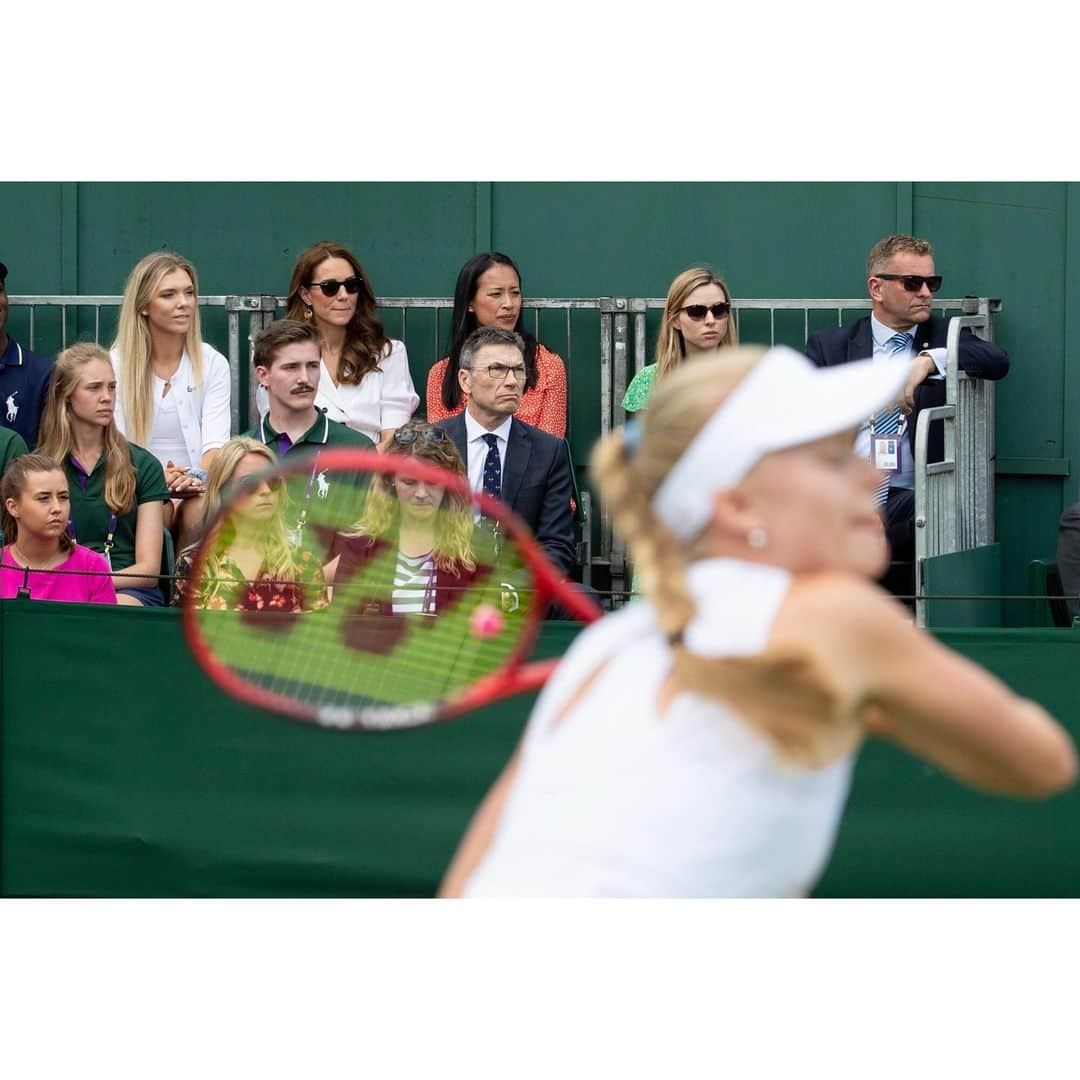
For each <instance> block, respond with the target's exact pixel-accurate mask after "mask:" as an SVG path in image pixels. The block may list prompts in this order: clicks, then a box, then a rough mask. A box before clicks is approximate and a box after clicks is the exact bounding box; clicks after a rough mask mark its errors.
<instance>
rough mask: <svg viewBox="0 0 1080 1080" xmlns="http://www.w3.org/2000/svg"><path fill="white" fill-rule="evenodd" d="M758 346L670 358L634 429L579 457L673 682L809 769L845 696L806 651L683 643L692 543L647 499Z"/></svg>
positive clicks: (843, 730)
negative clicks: (719, 652) (717, 651)
mask: <svg viewBox="0 0 1080 1080" xmlns="http://www.w3.org/2000/svg"><path fill="white" fill-rule="evenodd" d="M765 351H766V350H765V349H764V348H761V347H759V346H745V345H744V346H737V347H735V348H732V349H730V350H725V352H724V354H723V358H722V359H697V360H691V361H688V362H687V363H685V364H681V365H679V366H678V367H677V368H676V369H674V370H673V371H672V372H671V374H670V375H669V376H668V377H667V378H665V379H664V380H663V382H662V383H659V382H658V383H657V384H656V386H655V388H654V390H653V394H652V397H651V398H650V401H649V405H648V408H647V409H646V410H645V413H644V414H643V418H642V419H641V420H639V421H634V423H640V424H641V428H640V430H639V431H634V429H631V431H632V434H631V436H630V438H629V440H628V437H627V432H626V429H625V428H618V429H616V430H615V431H613V432H612V433H611V434H610V435H608V436H607V437H606V438H605V439H603V440H602V441H601V442H600V443H599V444H598V445H597V447H596V448H595V450H594V451H593V454H592V457H591V459H590V462H589V465H590V470H591V475H592V479H593V483H594V484H595V485H596V488H597V490H598V491H599V493H600V497H601V499H602V500H603V504H604V506H606V507H609V508H610V511H611V515H612V519H613V522H614V525H615V528H616V529H618V531H619V533H620V535H621V536H622V537H623V539H624V540H625V541H626V543H627V546H628V548H629V551H630V554H631V557H632V559H633V561H634V565H635V567H636V568H637V573H638V576H639V580H640V583H641V586H642V591H643V592H644V594H645V596H646V598H647V599H648V600H649V602H650V603H651V605H652V606H653V609H654V610H655V612H656V616H657V619H658V621H659V623H660V628H661V630H662V631H663V633H664V635H665V636H666V637H667V638H668V641H669V642H670V643H671V645H672V650H673V656H674V662H673V667H672V675H673V677H674V679H675V680H676V683H677V685H678V688H679V689H680V690H685V691H691V692H693V693H697V694H700V695H702V696H704V697H708V698H712V699H714V700H720V701H723V702H725V703H726V704H728V705H730V706H731V707H732V708H733V709H735V711H736V712H738V714H739V715H740V716H741V717H742V718H743V719H744V720H745V721H746V722H747V723H748V724H750V725H751V726H752V727H753V728H755V729H756V730H757V731H759V732H760V733H761V734H762V735H764V736H765V737H766V738H767V739H768V740H769V741H770V742H771V743H772V744H773V746H774V747H775V748H776V751H777V753H778V754H779V755H781V756H782V757H783V758H785V759H787V760H788V761H791V762H793V763H798V764H800V765H805V766H808V767H815V768H816V767H820V766H822V765H824V764H826V763H827V762H829V761H832V760H834V759H835V758H837V757H838V756H840V754H842V753H845V752H847V751H848V750H850V749H851V748H852V747H853V746H854V745H855V744H856V743H857V742H858V740H859V738H860V737H861V728H860V727H859V725H858V723H857V720H856V717H855V715H854V711H853V707H852V706H853V703H852V702H851V701H850V699H849V698H848V697H847V695H845V694H844V693H843V692H842V688H841V687H840V685H839V683H838V682H837V680H836V679H835V677H832V676H831V675H830V673H829V671H828V670H827V668H826V667H825V665H824V664H823V663H821V662H820V661H819V660H818V658H817V657H815V656H812V655H810V654H809V653H801V652H794V651H792V650H766V651H765V652H763V653H761V654H759V655H757V656H752V657H720V658H714V657H704V656H699V655H697V654H694V653H692V652H690V651H688V650H687V649H686V648H685V647H684V646H683V644H682V635H683V632H684V631H685V629H686V627H687V625H688V624H689V622H690V620H691V619H692V618H693V616H694V614H695V611H696V607H695V604H694V599H693V596H692V595H691V594H690V590H689V586H688V584H687V580H686V567H687V564H688V563H689V562H690V561H691V550H690V549H691V547H692V544H691V545H685V544H683V543H681V542H680V541H679V540H677V539H676V537H675V536H674V534H673V533H672V532H671V531H670V530H669V529H668V528H666V527H665V526H664V525H663V524H662V523H661V522H660V521H659V520H658V519H657V517H656V514H655V513H654V512H653V508H652V499H653V496H654V495H655V494H656V491H657V489H658V488H659V486H660V484H661V483H662V482H663V480H664V478H665V477H666V476H667V474H668V472H669V471H670V470H671V468H672V466H673V465H674V464H675V462H676V461H678V459H679V458H680V457H681V456H682V454H683V452H684V451H685V450H686V448H687V447H688V446H689V445H690V443H691V441H692V440H693V439H694V437H695V436H696V435H697V433H698V432H699V431H700V430H701V428H702V427H704V425H705V423H706V422H707V421H708V419H709V418H710V417H711V416H712V415H713V413H714V412H715V411H716V409H717V408H718V407H719V406H720V405H721V404H722V402H723V401H724V400H725V399H726V397H727V396H728V394H730V393H731V391H732V390H734V388H735V387H736V386H737V385H738V383H739V381H740V379H742V378H743V376H744V375H746V374H747V372H749V371H750V369H751V368H752V367H753V366H754V364H756V363H757V361H758V360H759V359H760V358H761V357H762V356H763V355H764V353H765ZM702 497H703V498H707V497H708V495H707V494H706V493H704V492H703V494H702Z"/></svg>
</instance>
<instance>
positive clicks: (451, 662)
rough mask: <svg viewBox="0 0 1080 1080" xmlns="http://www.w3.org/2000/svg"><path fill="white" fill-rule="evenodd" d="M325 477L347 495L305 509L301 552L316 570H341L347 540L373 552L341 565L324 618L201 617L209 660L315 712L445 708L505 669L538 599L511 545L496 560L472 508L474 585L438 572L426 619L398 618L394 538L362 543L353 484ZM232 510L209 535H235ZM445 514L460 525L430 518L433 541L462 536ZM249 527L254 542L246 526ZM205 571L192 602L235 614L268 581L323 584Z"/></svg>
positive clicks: (502, 542) (352, 479)
mask: <svg viewBox="0 0 1080 1080" xmlns="http://www.w3.org/2000/svg"><path fill="white" fill-rule="evenodd" d="M328 479H329V486H330V488H331V490H334V489H335V488H337V489H339V490H348V491H349V492H351V493H353V494H351V495H350V497H349V498H348V499H344V500H339V501H328V502H327V503H325V504H324V503H321V502H320V501H319V500H317V499H313V500H311V501H309V502H308V504H307V520H306V522H305V529H304V537H303V548H304V549H305V550H306V551H307V552H309V553H310V555H311V557H312V560H313V562H314V563H315V564H318V565H320V566H324V567H330V566H331V564H333V563H334V562H335V560H337V558H338V556H339V555H340V556H341V557H342V562H344V559H345V553H349V551H350V549H349V546H348V545H343V544H342V538H343V537H348V538H350V540H351V541H352V543H353V545H354V547H353V549H352V550H353V553H355V549H356V548H357V547H360V548H363V546H364V545H365V544H366V545H367V547H368V548H370V549H372V551H373V553H372V552H371V551H369V552H365V553H364V554H365V557H363V558H360V559H356V558H353V559H350V562H349V566H348V570H347V572H346V571H345V570H344V569H343V567H342V566H341V565H339V566H338V567H337V571H338V572H337V577H336V579H335V581H334V583H333V585H332V587H331V588H330V591H329V603H328V605H327V606H325V607H322V608H321V609H319V610H306V611H302V612H294V611H278V610H271V609H269V608H267V607H263V608H261V609H256V610H240V611H236V610H215V609H213V608H196V610H195V611H194V615H195V624H196V628H197V632H198V634H199V636H200V637H201V639H202V642H203V645H204V646H205V648H206V650H207V651H208V652H209V653H210V654H211V655H212V657H213V658H214V662H215V663H217V664H219V665H221V666H222V667H224V668H225V669H227V670H228V671H229V672H230V673H232V674H233V675H235V676H236V677H238V678H239V679H241V680H243V681H244V682H246V683H248V684H249V685H251V686H254V687H257V688H259V689H260V690H263V691H266V692H268V693H270V694H271V695H274V696H275V697H278V698H281V699H287V700H288V701H289V702H292V703H294V704H295V705H298V706H300V707H301V708H302V709H304V710H306V711H309V712H314V713H318V712H320V711H324V710H346V711H348V710H362V709H364V708H365V707H369V706H374V707H381V706H405V705H410V704H412V703H417V702H442V701H445V700H447V699H449V698H452V697H453V695H454V694H456V693H457V692H459V691H461V690H463V689H465V688H467V687H469V686H471V685H473V684H475V683H476V682H477V680H479V679H482V678H483V677H484V676H485V675H488V674H490V673H491V672H493V671H495V670H497V669H498V668H500V667H503V666H505V665H506V664H507V662H508V661H509V660H510V659H511V658H512V657H513V656H514V655H515V653H516V652H517V650H518V649H519V644H520V642H521V639H522V635H523V633H524V631H525V627H526V626H527V625H528V624H529V623H530V619H529V618H528V613H529V610H530V607H531V603H530V601H531V598H532V595H533V590H532V588H531V577H530V575H529V574H528V573H527V572H526V571H525V568H524V562H523V560H522V558H521V556H520V554H519V553H518V551H517V549H516V546H515V544H514V543H513V541H512V540H511V539H510V538H508V537H507V536H506V535H505V533H502V534H500V535H499V536H498V546H499V550H498V554H497V557H496V552H495V550H494V545H493V542H492V538H491V536H490V535H485V533H484V530H480V529H477V530H475V531H474V530H473V529H472V526H471V516H472V508H471V507H469V508H468V510H467V511H466V512H467V513H468V514H469V515H470V520H469V521H468V522H467V524H468V528H467V529H466V530H464V531H465V533H466V534H467V537H468V541H469V556H470V560H471V561H474V562H475V563H476V564H477V568H476V570H475V571H474V572H473V574H472V575H471V580H467V579H468V578H469V577H470V575H467V574H465V573H463V574H462V580H461V581H460V582H456V581H455V580H454V579H453V577H452V576H451V575H447V574H445V573H444V574H440V575H439V578H438V581H437V588H435V594H436V596H437V598H438V605H437V610H436V611H435V613H434V615H433V616H432V615H426V614H393V613H392V612H391V609H392V603H393V600H392V597H393V587H394V580H395V572H396V569H397V563H398V544H397V530H396V529H395V528H389V529H387V530H385V532H384V533H383V534H382V535H376V536H364V535H362V534H361V535H358V525H359V524H360V523H361V522H363V521H364V520H365V518H366V519H369V520H370V518H371V514H369V513H367V509H366V508H365V507H362V506H359V505H358V503H357V500H356V498H355V497H354V493H355V492H356V490H357V487H358V482H357V478H356V476H355V475H352V474H350V475H348V476H347V477H345V478H342V477H339V476H336V475H334V474H330V475H329V477H328ZM345 480H347V485H346V483H345V482H344V481H345ZM339 481H341V482H339ZM288 486H289V483H288V481H286V488H287V487H288ZM230 512H231V513H243V512H244V507H243V504H242V502H241V504H238V506H237V507H235V508H231V511H230V510H227V511H226V513H225V516H224V518H223V519H222V522H221V523H220V524H219V526H218V527H217V528H216V529H215V531H214V534H213V535H216V536H223V535H224V536H228V535H230V531H229V514H230ZM452 512H453V513H454V514H456V517H455V519H454V520H447V521H440V513H441V512H440V511H438V510H435V511H432V512H431V514H430V527H431V530H432V532H433V533H438V534H439V535H455V534H456V535H458V536H460V535H462V533H463V529H462V522H461V510H460V509H457V510H455V511H452ZM246 524H247V528H248V534H249V535H250V531H251V523H250V521H248V522H247V523H246ZM393 524H396V522H395V523H393ZM266 528H267V529H277V528H280V520H279V518H274V519H273V520H269V521H268V522H267V524H266ZM234 531H235V530H234ZM218 554H219V555H220V553H218ZM215 561H217V562H220V558H219V559H217V560H215ZM208 562H209V561H208V560H204V561H203V564H202V566H201V567H200V568H199V573H198V574H197V577H198V580H196V581H193V582H191V583H190V585H189V589H190V590H191V591H190V593H189V596H191V597H192V600H193V602H196V603H197V599H196V598H198V597H199V596H203V595H207V592H206V590H210V589H213V588H215V587H217V588H219V589H220V591H221V592H222V593H228V592H229V590H230V589H232V588H235V589H236V590H238V592H237V593H234V594H232V599H233V603H232V604H230V607H233V606H236V602H237V596H238V595H239V594H243V593H244V589H245V586H247V587H248V588H249V589H254V590H257V589H258V588H259V587H260V586H268V585H271V584H274V585H277V586H279V587H280V588H285V587H292V586H295V587H299V588H304V589H305V591H306V590H309V589H318V587H319V583H318V582H316V581H314V580H305V579H304V578H303V577H299V576H298V577H296V578H288V579H285V578H275V577H273V576H272V575H271V576H267V575H265V574H260V575H258V576H256V577H255V578H250V577H249V576H247V575H245V577H244V579H243V580H242V581H241V580H240V579H238V578H237V577H236V576H228V575H220V574H211V573H209V572H208V571H207V565H208ZM433 577H434V575H433ZM223 579H224V580H223ZM435 584H436V583H435V582H434V581H433V582H432V585H433V587H434V586H435ZM247 595H250V593H248V594H247ZM514 609H516V610H514ZM478 611H479V612H480V613H481V614H484V613H485V612H488V611H490V612H495V613H497V614H498V629H497V632H483V633H479V632H477V622H476V619H477V614H478Z"/></svg>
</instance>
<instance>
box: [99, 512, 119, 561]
mask: <svg viewBox="0 0 1080 1080" xmlns="http://www.w3.org/2000/svg"><path fill="white" fill-rule="evenodd" d="M116 525H117V518H116V515H115V514H110V515H109V528H108V535H107V536H106V537H105V549H104V551H103V552H102V554H103V555H104V556H105V561H106V562H107V563H108V564H109V573H110V574H111V573H112V549H113V544H114V543H115V539H116Z"/></svg>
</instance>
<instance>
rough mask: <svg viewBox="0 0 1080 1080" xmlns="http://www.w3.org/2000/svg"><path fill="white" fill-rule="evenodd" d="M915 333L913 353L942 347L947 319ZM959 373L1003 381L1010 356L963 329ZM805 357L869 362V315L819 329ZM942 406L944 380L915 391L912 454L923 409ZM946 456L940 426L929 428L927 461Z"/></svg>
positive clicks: (935, 319)
mask: <svg viewBox="0 0 1080 1080" xmlns="http://www.w3.org/2000/svg"><path fill="white" fill-rule="evenodd" d="M912 330H913V332H914V334H915V341H914V347H915V352H916V353H920V352H922V351H923V350H924V349H938V348H942V349H943V348H944V347H945V340H946V338H947V336H948V333H949V320H948V319H945V318H942V317H941V316H940V315H931V316H930V318H929V319H927V320H926V322H924V323H920V324H918V325H917V326H915V327H913V328H912ZM958 351H959V354H960V370H961V371H966V372H967V373H968V374H969V375H975V376H977V377H979V378H980V379H995V380H996V379H1002V378H1004V377H1005V376H1006V375H1007V374H1008V372H1009V357H1008V354H1007V353H1006V352H1005V350H1004V349H1003V348H1001V346H999V345H995V344H994V343H993V342H992V341H984V340H983V339H982V338H979V337H976V336H975V335H974V334H973V333H972V332H971V330H969V329H968V328H967V327H965V328H964V329H963V330H961V331H960V341H959V346H958ZM806 355H807V356H809V357H810V359H811V360H813V361H814V363H815V364H817V366H818V367H831V366H832V365H834V364H846V363H849V362H850V361H852V360H868V359H869V358H870V357H872V356H873V355H874V337H873V334H872V332H871V329H870V316H869V315H865V316H863V318H861V319H859V320H858V321H856V322H854V323H852V324H851V325H850V326H836V327H833V328H831V329H829V330H818V331H815V332H814V333H813V334H811V335H810V337H809V338H807V341H806ZM944 404H945V380H944V379H932V378H928V379H926V380H924V381H923V382H922V383H920V384H919V385H918V386H917V387H916V388H915V408H914V409H913V410H912V412H911V415H910V416H909V417H908V427H907V434H908V440H909V442H910V444H911V451H912V455H914V452H915V426H916V424H917V423H918V420H919V413H920V412H922V410H923V409H929V408H933V407H934V406H937V405H944ZM944 456H945V436H944V433H943V432H942V429H941V424H940V423H935V424H932V425H931V427H930V441H929V444H928V446H927V460H928V461H941V460H942V458H943V457H944Z"/></svg>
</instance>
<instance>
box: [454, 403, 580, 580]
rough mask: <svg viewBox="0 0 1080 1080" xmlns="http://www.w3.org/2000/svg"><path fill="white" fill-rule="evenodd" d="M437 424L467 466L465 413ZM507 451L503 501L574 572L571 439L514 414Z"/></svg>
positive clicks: (553, 559) (556, 562) (557, 561)
mask: <svg viewBox="0 0 1080 1080" xmlns="http://www.w3.org/2000/svg"><path fill="white" fill-rule="evenodd" d="M435 426H436V427H440V428H442V429H443V430H444V431H446V432H447V433H448V434H449V435H450V438H451V439H453V441H454V445H455V446H456V447H457V450H458V453H459V454H460V455H461V460H462V461H463V462H464V463H465V467H466V469H467V468H468V465H469V447H468V445H467V443H466V438H465V414H464V413H463V412H461V413H458V414H457V415H456V416H451V417H448V418H447V419H446V420H440V421H438V423H437V424H436V425H435ZM506 456H507V464H506V468H505V469H503V474H502V493H501V498H502V501H503V502H504V503H505V504H506V505H507V506H508V507H510V509H511V510H513V511H514V513H515V514H517V515H518V517H520V518H521V520H522V521H524V522H525V524H526V525H528V526H529V528H530V529H531V530H532V533H533V536H534V537H535V538H536V541H537V543H538V544H539V545H540V546H541V547H542V548H543V549H544V554H545V555H547V557H548V558H549V559H550V560H551V562H552V563H553V564H554V565H555V566H556V567H557V568H558V569H559V570H561V571H562V572H563V573H564V574H570V573H571V571H572V570H573V569H574V567H575V564H576V563H577V548H576V547H575V545H574V518H573V514H572V513H571V511H570V498H571V495H572V492H573V481H572V478H571V475H570V455H569V453H568V452H567V449H566V443H565V441H564V440H563V439H559V438H557V437H556V436H554V435H549V434H548V433H547V432H546V431H541V430H540V429H539V428H535V427H533V426H532V425H531V424H526V423H525V422H524V421H522V420H518V419H514V421H513V422H512V423H511V425H510V438H509V440H508V445H507V451H506Z"/></svg>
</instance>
